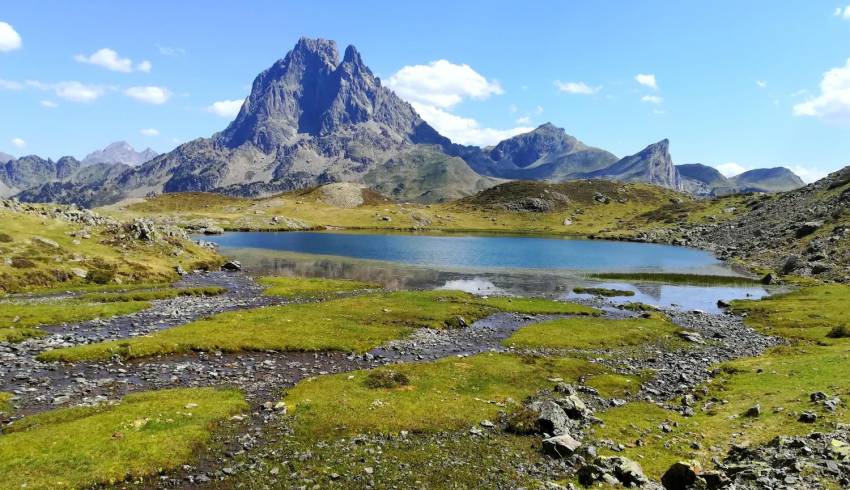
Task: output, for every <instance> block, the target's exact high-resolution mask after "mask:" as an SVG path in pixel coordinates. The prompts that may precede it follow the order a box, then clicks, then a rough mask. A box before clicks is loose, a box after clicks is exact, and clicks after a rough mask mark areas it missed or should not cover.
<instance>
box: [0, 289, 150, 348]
mask: <svg viewBox="0 0 850 490" xmlns="http://www.w3.org/2000/svg"><path fill="white" fill-rule="evenodd" d="M149 306H150V303H146V302H144V301H136V302H129V303H110V304H104V303H89V302H85V301H79V300H75V299H70V300H35V301H2V302H0V342H19V341H21V340H24V339H26V338H29V337H37V336H40V335H43V332H42V331H41V330H39V329H38V328H37V327H38V326H41V325H58V324H62V323H74V322H82V321H86V320H92V319H94V318H108V317H113V316H119V315H127V314H130V313H135V312H137V311H141V310H143V309H145V308H147V307H149Z"/></svg>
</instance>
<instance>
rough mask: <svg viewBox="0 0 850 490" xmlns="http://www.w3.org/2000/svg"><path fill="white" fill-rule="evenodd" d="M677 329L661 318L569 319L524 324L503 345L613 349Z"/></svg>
mask: <svg viewBox="0 0 850 490" xmlns="http://www.w3.org/2000/svg"><path fill="white" fill-rule="evenodd" d="M677 331H679V327H677V326H676V325H674V324H672V323H670V322H669V321H666V320H664V319H661V318H646V319H643V318H642V319H626V320H605V319H601V318H567V319H563V320H552V321H548V322H542V323H535V324H533V325H528V326H525V327H522V328H521V329H519V330H518V331H516V332H515V333H514V334H513V335H512V336H510V337H509V338H508V339H506V340H505V341H504V344H505V345H506V346H509V347H542V348H548V349H612V348H618V347H625V346H634V345H640V344H644V343H648V342H654V341H661V340H665V339H669V338H671V337H672V336H673V335H674V334H675V333H676V332H677Z"/></svg>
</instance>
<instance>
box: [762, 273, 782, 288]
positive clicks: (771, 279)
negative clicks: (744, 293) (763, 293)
mask: <svg viewBox="0 0 850 490" xmlns="http://www.w3.org/2000/svg"><path fill="white" fill-rule="evenodd" d="M761 283H762V284H764V285H765V286H769V285H771V284H778V283H779V276H777V275H776V274H774V273H773V272H771V273H769V274H765V276H764V277H762V278H761Z"/></svg>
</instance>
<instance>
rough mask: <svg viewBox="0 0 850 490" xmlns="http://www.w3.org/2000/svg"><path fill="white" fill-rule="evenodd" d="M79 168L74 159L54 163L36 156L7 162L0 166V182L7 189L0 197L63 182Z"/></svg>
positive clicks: (66, 158)
mask: <svg viewBox="0 0 850 490" xmlns="http://www.w3.org/2000/svg"><path fill="white" fill-rule="evenodd" d="M79 168H80V162H78V161H77V160H76V159H75V158H74V157H62V158H60V159H59V160H57V161H55V162H54V161H53V160H51V159H49V158H48V159H44V158H41V157H39V156H37V155H28V156H24V157H21V158H18V159H14V160H9V161H7V162H6V163H4V164H0V182H2V183H3V184H4V185H5V187H6V188H7V191H6V192H5V195H0V197H9V196H11V195H14V194H16V193H17V192H20V191H21V190H24V189H30V188H32V187H35V186H39V185H42V184H44V183H45V182H51V181H57V180H65V179H67V178H69V177H70V176H71V175H73V174H74V172H76V171H77V170H78V169H79Z"/></svg>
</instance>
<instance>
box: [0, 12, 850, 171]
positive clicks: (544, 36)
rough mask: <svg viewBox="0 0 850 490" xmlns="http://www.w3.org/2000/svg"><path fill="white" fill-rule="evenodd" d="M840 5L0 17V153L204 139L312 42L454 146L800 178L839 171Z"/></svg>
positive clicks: (844, 15)
mask: <svg viewBox="0 0 850 490" xmlns="http://www.w3.org/2000/svg"><path fill="white" fill-rule="evenodd" d="M848 5H850V0H842V2H838V3H836V2H834V1H807V2H775V1H773V2H762V1H747V2H740V1H728V2H726V1H716V2H661V1H634V2H622V1H605V0H596V1H585V2H579V1H574V2H567V1H558V2H555V1H551V2H523V3H520V2H499V1H487V2H483V1H482V2H477V1H457V0H454V1H450V2H443V1H429V2H416V3H415V4H411V5H408V2H378V1H373V2H331V1H323V2H311V5H307V2H302V3H294V2H279V1H278V2H272V1H246V2H240V4H239V5H238V6H237V5H236V4H235V3H232V2H200V1H181V2H165V1H162V2H159V1H152V0H149V1H146V2H114V1H86V2H82V1H78V2H71V1H35V0H34V1H28V2H13V1H9V0H4V1H3V6H2V9H0V22H2V23H4V24H0V107H2V117H0V151H5V152H7V153H11V154H13V155H23V154H30V153H35V154H39V155H42V156H49V157H52V158H57V157H59V156H61V155H66V154H70V155H74V156H77V157H82V156H84V155H85V154H86V153H88V152H89V151H91V150H93V149H96V148H100V147H103V146H105V145H106V144H108V143H110V142H112V141H116V140H127V141H129V142H130V143H131V144H133V145H134V146H136V147H138V148H143V147H147V146H150V147H152V148H154V149H155V150H157V151H167V150H170V149H171V148H173V147H174V146H175V145H176V144H177V143H178V142H183V141H188V140H190V139H193V138H196V137H204V136H209V135H211V134H212V133H214V132H216V131H219V130H221V129H223V128H224V127H225V126H226V125H227V123H228V122H229V116H227V115H226V114H228V113H232V110H233V109H232V108H233V106H234V105H236V104H234V103H232V102H231V103H229V104H228V103H227V102H226V101H234V100H237V101H238V100H240V99H242V98H244V97H245V96H246V95H247V94H248V90H249V86H250V83H251V82H252V80H253V78H254V77H255V76H256V74H258V73H259V72H260V71H261V70H263V69H265V68H267V67H268V66H269V65H271V64H272V63H273V62H274V61H275V60H277V59H278V58H281V57H283V56H284V55H285V53H286V52H287V51H288V50H289V49H291V48H292V46H293V45H294V44H295V42H296V41H297V39H298V38H299V37H300V36H310V37H325V38H329V39H335V40H336V41H337V42H338V43H339V44H340V50H342V49H344V47H345V46H346V45H347V44H354V45H355V46H357V48H358V49H359V50H360V52H361V54H362V55H363V58H364V61H365V62H366V63H367V64H368V65H369V66H370V67H371V68H372V70H373V71H374V72H375V73H376V74H378V75H379V76H380V77H381V78H382V79H383V80H384V81H385V82H386V83H390V82H391V81H392V82H393V83H392V85H393V87H394V88H395V89H396V90H397V91H399V92H400V93H401V94H402V95H403V96H404V97H406V98H408V99H409V100H411V101H412V102H415V103H416V107H417V108H419V109H420V111H421V112H422V113H423V116H425V118H426V120H430V121H431V122H433V123H434V125H435V126H438V129H441V130H443V132H445V133H446V134H447V135H448V136H450V137H452V138H453V139H460V140H466V141H467V142H473V143H480V144H486V143H489V142H490V141H492V140H494V139H497V138H498V137H501V136H504V135H507V134H512V133H513V132H516V131H521V130H522V129H523V128H527V127H533V126H536V125H538V124H541V123H543V122H547V121H551V122H553V123H554V124H556V125H558V126H561V127H564V128H565V129H566V130H567V132H568V133H570V134H572V135H574V136H576V137H578V138H579V139H581V140H583V141H584V142H586V143H588V144H591V145H594V146H599V147H602V148H605V149H607V150H609V151H612V152H614V153H615V154H617V155H620V156H622V155H626V154H631V153H635V152H637V151H639V150H640V149H642V148H643V147H645V146H646V145H647V144H650V143H652V142H655V141H658V140H660V139H662V138H669V139H670V140H671V152H672V154H673V158H674V160H675V161H676V163H689V162H703V163H708V164H711V165H715V166H721V165H724V166H723V167H722V168H724V170H726V171H729V170H730V169H735V168H754V167H761V166H776V165H785V166H788V167H791V168H793V169H795V170H797V171H798V172H800V173H802V174H804V175H803V177H804V178H807V179H809V180H810V179H811V178H814V177H816V176H819V175H823V174H824V173H826V172H828V171H832V170H835V169H837V168H840V167H842V166H844V165H846V164H850V65H849V64H848V58H850V9H847V10H846V11H845V8H846V7H848ZM440 60H444V61H440ZM464 65H465V66H464ZM827 72H829V73H828V74H827ZM638 75H644V76H642V77H638ZM648 75H652V77H649V76H648ZM653 78H654V86H653V83H652V81H653ZM559 82H560V83H559ZM641 82H643V83H641ZM216 102H223V103H220V104H218V105H217V106H214V104H215V103H216ZM216 110H218V112H220V113H224V114H225V115H224V116H223V115H221V114H217V113H216ZM733 164H734V165H733Z"/></svg>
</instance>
